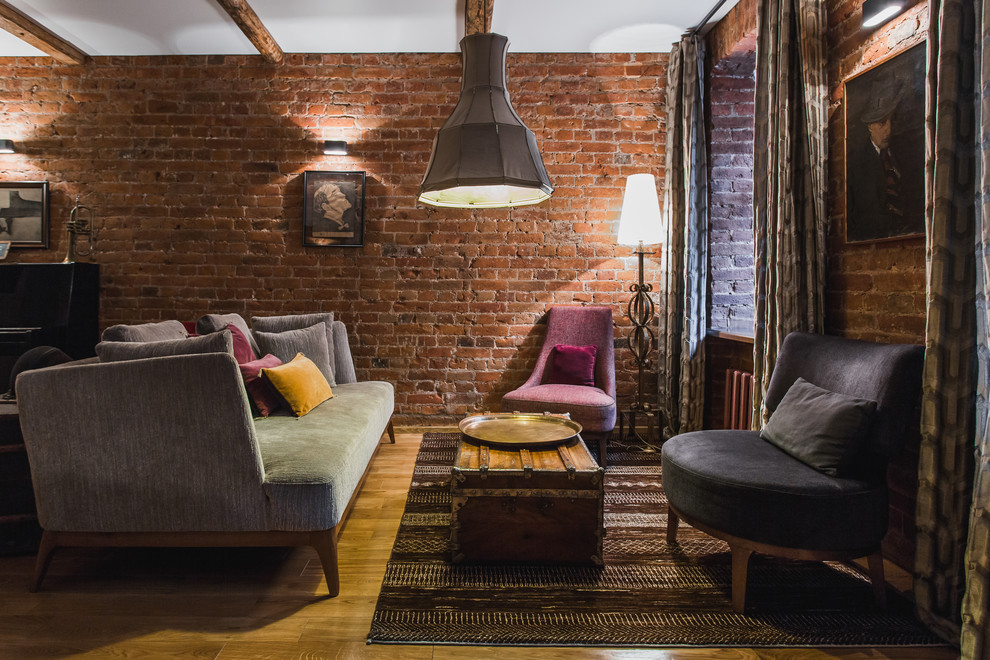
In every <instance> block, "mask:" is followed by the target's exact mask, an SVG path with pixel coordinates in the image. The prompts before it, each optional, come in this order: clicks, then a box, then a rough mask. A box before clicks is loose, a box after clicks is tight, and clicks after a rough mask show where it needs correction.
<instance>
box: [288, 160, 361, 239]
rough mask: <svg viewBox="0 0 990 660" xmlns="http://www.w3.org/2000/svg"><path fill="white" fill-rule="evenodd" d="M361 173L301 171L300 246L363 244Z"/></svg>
mask: <svg viewBox="0 0 990 660" xmlns="http://www.w3.org/2000/svg"><path fill="white" fill-rule="evenodd" d="M364 180H365V176H364V172H304V173H303V245H310V246H340V247H360V246H362V245H364Z"/></svg>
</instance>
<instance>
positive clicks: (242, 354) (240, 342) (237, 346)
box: [227, 323, 258, 364]
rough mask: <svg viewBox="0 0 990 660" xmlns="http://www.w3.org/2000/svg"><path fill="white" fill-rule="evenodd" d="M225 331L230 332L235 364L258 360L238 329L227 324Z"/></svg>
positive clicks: (231, 324)
mask: <svg viewBox="0 0 990 660" xmlns="http://www.w3.org/2000/svg"><path fill="white" fill-rule="evenodd" d="M227 330H230V338H231V339H232V340H233V341H234V359H235V360H237V364H246V363H248V362H254V361H255V360H257V359H258V356H257V355H255V354H254V350H252V348H251V343H250V342H249V341H248V339H247V337H245V336H244V333H243V332H241V329H240V328H238V327H237V326H236V325H234V324H233V323H228V324H227Z"/></svg>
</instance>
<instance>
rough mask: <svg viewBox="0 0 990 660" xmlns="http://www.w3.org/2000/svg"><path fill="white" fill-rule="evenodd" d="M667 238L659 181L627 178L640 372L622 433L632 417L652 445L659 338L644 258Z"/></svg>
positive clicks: (623, 241) (623, 227)
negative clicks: (648, 378) (651, 387)
mask: <svg viewBox="0 0 990 660" xmlns="http://www.w3.org/2000/svg"><path fill="white" fill-rule="evenodd" d="M662 239H663V229H662V222H661V218H660V199H659V197H658V196H657V182H656V179H655V178H654V176H653V175H652V174H633V175H631V176H629V177H628V178H627V179H626V191H625V195H624V196H623V198H622V214H621V215H620V216H619V235H618V239H617V240H618V243H619V245H631V246H635V248H636V249H635V250H634V251H633V253H634V254H635V255H636V256H637V257H639V281H638V282H636V283H635V284H631V285H630V286H629V290H630V291H632V293H633V297H632V299H631V300H630V301H629V306H628V308H627V315H628V317H629V320H630V321H631V322H632V331H631V332H630V334H629V350H630V351H631V352H632V354H633V358H634V359H635V361H636V366H637V367H638V369H639V375H638V381H637V386H636V401H635V402H634V403H633V404H632V405H631V406H630V407H629V410H627V411H622V412H621V413H620V417H619V434H620V435H621V436H623V437H625V433H624V432H623V426H624V425H623V417H624V416H628V418H629V433H630V435H632V436H635V437H637V438H639V439H640V440H641V441H644V442H646V443H647V444H649V443H650V441H651V440H654V439H656V440H657V441H658V440H659V428H658V425H657V419H656V415H657V410H656V406H655V405H654V404H653V403H652V401H653V400H655V399H654V397H653V396H650V397H647V395H646V393H645V391H644V390H645V387H646V382H645V377H644V376H645V372H646V369H647V368H648V367H649V365H650V358H649V356H650V352H651V351H652V350H653V340H654V339H655V335H654V333H653V329H652V328H651V327H650V325H651V323H652V321H653V310H654V307H653V300H651V299H650V291H652V290H653V285H652V284H649V283H647V282H645V281H644V270H643V259H644V257H645V256H646V255H648V254H654V251H653V250H649V249H647V246H650V245H656V244H658V243H660V241H661V240H662ZM638 415H642V416H644V417H646V421H647V437H646V438H642V437H640V436H639V435H638V432H637V430H636V417H637V416H638Z"/></svg>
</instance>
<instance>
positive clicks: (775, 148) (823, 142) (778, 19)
mask: <svg viewBox="0 0 990 660" xmlns="http://www.w3.org/2000/svg"><path fill="white" fill-rule="evenodd" d="M757 12H758V14H757V32H758V36H757V46H756V127H755V128H756V132H755V136H754V138H755V139H754V142H755V152H754V160H753V212H754V218H753V233H754V241H755V248H754V252H755V254H754V267H755V271H756V272H755V283H756V291H755V296H756V301H755V302H756V313H755V316H756V318H755V326H756V327H755V328H754V346H753V379H754V388H753V389H754V392H753V424H752V428H754V429H760V428H763V424H764V417H765V413H764V410H763V407H764V406H763V396H764V393H765V392H766V388H767V385H768V384H769V381H770V373H771V372H772V371H773V366H774V364H775V363H776V361H777V352H778V350H779V348H780V344H781V342H782V341H783V340H784V337H785V336H787V334H788V333H790V332H794V331H804V332H822V330H823V325H824V322H823V318H824V309H825V307H824V290H825V233H826V209H825V199H826V190H825V185H826V179H827V174H826V166H827V165H826V161H827V153H826V148H827V138H826V130H827V126H828V87H827V84H826V74H825V57H824V43H825V42H824V39H825V7H824V4H823V2H822V0H759V2H758V5H757Z"/></svg>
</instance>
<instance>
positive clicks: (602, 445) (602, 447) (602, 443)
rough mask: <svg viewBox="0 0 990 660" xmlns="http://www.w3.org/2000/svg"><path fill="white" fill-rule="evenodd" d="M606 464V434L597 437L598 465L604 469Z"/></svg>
mask: <svg viewBox="0 0 990 660" xmlns="http://www.w3.org/2000/svg"><path fill="white" fill-rule="evenodd" d="M606 463H608V433H602V434H601V435H599V436H598V465H600V466H601V467H605V464H606Z"/></svg>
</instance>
